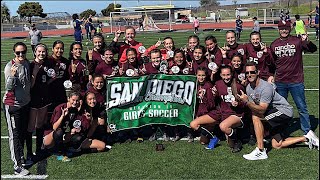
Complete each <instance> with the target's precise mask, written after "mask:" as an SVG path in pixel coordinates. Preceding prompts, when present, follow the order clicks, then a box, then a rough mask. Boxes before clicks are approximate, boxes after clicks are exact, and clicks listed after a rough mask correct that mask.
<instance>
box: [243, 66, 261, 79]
mask: <svg viewBox="0 0 320 180" xmlns="http://www.w3.org/2000/svg"><path fill="white" fill-rule="evenodd" d="M245 75H246V78H247V80H248V81H249V83H254V82H255V81H256V80H257V78H258V75H259V73H258V70H257V69H256V67H255V66H246V72H245Z"/></svg>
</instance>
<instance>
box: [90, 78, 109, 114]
mask: <svg viewBox="0 0 320 180" xmlns="http://www.w3.org/2000/svg"><path fill="white" fill-rule="evenodd" d="M91 83H92V86H91V87H90V88H89V89H88V90H87V92H86V93H88V92H91V93H93V94H94V95H95V100H96V103H97V104H98V105H99V107H101V109H102V110H103V109H104V107H105V104H104V103H105V102H106V101H105V99H106V89H105V86H104V78H103V76H102V75H101V74H93V76H92V82H91Z"/></svg>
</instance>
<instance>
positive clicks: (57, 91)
mask: <svg viewBox="0 0 320 180" xmlns="http://www.w3.org/2000/svg"><path fill="white" fill-rule="evenodd" d="M63 52H64V43H63V42H62V41H60V40H57V41H55V42H53V46H52V55H51V56H49V57H48V61H49V62H50V63H51V64H52V65H53V69H54V70H55V73H56V76H55V78H54V79H53V81H52V82H51V83H50V84H49V96H50V99H51V101H52V104H51V105H50V106H49V108H48V112H49V113H50V115H49V118H51V114H52V112H53V109H54V108H55V107H57V106H58V105H59V104H61V103H64V102H66V101H67V95H66V90H65V87H64V85H63V83H64V81H66V80H68V79H70V76H69V72H68V69H69V66H70V61H69V60H68V59H66V58H65V57H63Z"/></svg>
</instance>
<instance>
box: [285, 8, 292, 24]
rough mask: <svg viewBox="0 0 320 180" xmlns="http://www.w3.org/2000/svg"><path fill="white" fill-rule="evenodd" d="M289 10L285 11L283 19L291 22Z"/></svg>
mask: <svg viewBox="0 0 320 180" xmlns="http://www.w3.org/2000/svg"><path fill="white" fill-rule="evenodd" d="M289 13H290V12H289V11H287V12H286V16H285V21H288V22H290V23H291V19H290V15H289Z"/></svg>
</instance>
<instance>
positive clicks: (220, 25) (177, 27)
mask: <svg viewBox="0 0 320 180" xmlns="http://www.w3.org/2000/svg"><path fill="white" fill-rule="evenodd" d="M252 27H253V22H243V28H252ZM260 27H277V25H276V24H266V25H264V24H260ZM115 28H118V27H115ZM124 28H125V27H124V26H122V27H121V30H122V31H123V30H124ZM136 28H138V27H136ZM159 28H160V29H169V27H168V25H159ZM234 28H235V23H234V22H223V23H201V24H200V29H234ZM172 29H174V30H187V29H189V30H191V29H193V24H192V23H184V24H172ZM41 32H42V34H43V36H67V35H73V32H74V30H73V29H54V30H41ZM103 32H104V33H110V27H104V28H103ZM82 33H83V34H85V30H84V29H82ZM14 37H28V31H18V32H17V31H14V32H2V33H1V38H14Z"/></svg>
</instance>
